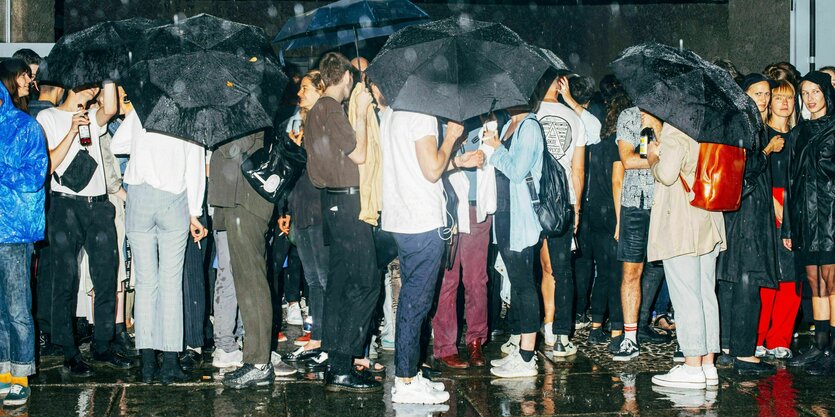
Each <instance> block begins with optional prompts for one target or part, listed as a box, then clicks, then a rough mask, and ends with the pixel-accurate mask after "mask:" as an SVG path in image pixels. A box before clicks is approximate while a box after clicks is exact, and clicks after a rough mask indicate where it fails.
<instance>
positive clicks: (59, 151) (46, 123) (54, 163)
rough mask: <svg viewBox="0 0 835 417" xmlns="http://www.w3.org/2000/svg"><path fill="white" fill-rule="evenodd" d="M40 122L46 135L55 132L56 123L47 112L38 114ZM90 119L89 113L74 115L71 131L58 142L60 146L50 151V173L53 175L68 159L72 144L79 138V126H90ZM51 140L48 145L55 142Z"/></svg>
mask: <svg viewBox="0 0 835 417" xmlns="http://www.w3.org/2000/svg"><path fill="white" fill-rule="evenodd" d="M38 122H39V123H40V124H41V126H43V128H44V133H45V134H46V135H49V134H50V133H48V132H54V131H55V130H54V127H55V124H54V121H53V120H52V117H51V116H48V115H47V113H46V112H41V113H40V114H38ZM89 123H90V119H89V118H88V117H87V112H78V113H76V114H74V115H73V117H72V125H70V130H69V131H68V132H67V133H66V134H65V135H64V137H63V138H62V139H61V140H60V141H59V142H58V144H57V145H56V146H54V147H51V148H50V149H49V163H50V165H49V173H50V174H52V173H53V172H55V170H56V169H58V167H59V166H61V163H63V162H64V159H65V158H66V157H67V154H68V153H69V152H70V147H71V146H72V142H73V141H74V140H75V138H76V137H77V136H78V126H79V125H83V124H89ZM49 139H50V138H49V137H47V143H48V144H50V145H51V143H52V142H53V141H52V140H49Z"/></svg>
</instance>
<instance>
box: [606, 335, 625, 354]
mask: <svg viewBox="0 0 835 417" xmlns="http://www.w3.org/2000/svg"><path fill="white" fill-rule="evenodd" d="M621 342H623V335H620V336H616V337H613V338H612V340H610V341H609V353H611V354H612V355H614V354H615V353H618V351H619V350H620V343H621Z"/></svg>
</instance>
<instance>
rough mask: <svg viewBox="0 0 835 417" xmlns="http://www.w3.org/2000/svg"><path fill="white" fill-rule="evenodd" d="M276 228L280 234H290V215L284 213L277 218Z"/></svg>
mask: <svg viewBox="0 0 835 417" xmlns="http://www.w3.org/2000/svg"><path fill="white" fill-rule="evenodd" d="M278 230H281V234H282V235H285V236H286V235H289V234H290V215H284V216H281V217H279V218H278Z"/></svg>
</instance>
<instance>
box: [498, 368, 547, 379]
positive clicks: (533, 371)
mask: <svg viewBox="0 0 835 417" xmlns="http://www.w3.org/2000/svg"><path fill="white" fill-rule="evenodd" d="M490 373H491V374H493V376H497V377H499V378H529V377H532V376H537V375H538V374H539V373H538V372H537V371H536V369H531V370H528V371H524V372H522V371H518V372H508V373H504V372H500V371H498V372H497V371H496V369H495V368H493V369H490Z"/></svg>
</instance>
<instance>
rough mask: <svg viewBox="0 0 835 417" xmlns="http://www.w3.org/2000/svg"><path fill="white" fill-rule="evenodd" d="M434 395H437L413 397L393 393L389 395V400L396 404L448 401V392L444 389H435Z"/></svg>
mask: <svg viewBox="0 0 835 417" xmlns="http://www.w3.org/2000/svg"><path fill="white" fill-rule="evenodd" d="M435 395H437V397H422V398H414V397H413V396H407V395H402V396H398V395H397V394H396V393H395V394H392V395H391V402H393V403H397V404H441V403H445V402H447V401H449V393H448V392H446V391H435Z"/></svg>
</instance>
